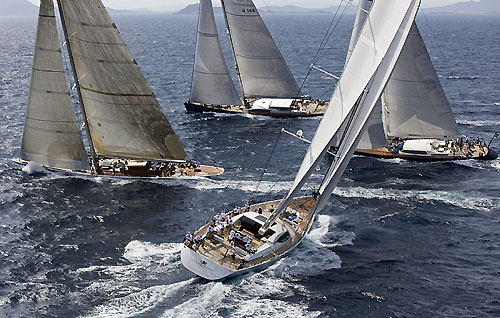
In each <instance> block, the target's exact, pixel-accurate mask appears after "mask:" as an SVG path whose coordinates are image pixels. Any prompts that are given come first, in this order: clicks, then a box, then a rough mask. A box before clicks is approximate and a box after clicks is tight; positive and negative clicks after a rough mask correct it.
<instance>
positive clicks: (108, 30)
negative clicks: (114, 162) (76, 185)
mask: <svg viewBox="0 0 500 318" xmlns="http://www.w3.org/2000/svg"><path fill="white" fill-rule="evenodd" d="M58 2H59V3H60V5H61V6H62V11H63V16H62V20H63V23H64V24H65V27H66V29H67V34H68V37H69V45H70V46H71V49H72V53H73V56H72V59H73V60H74V65H75V68H74V70H73V71H74V72H75V73H76V74H77V76H78V82H79V84H80V91H81V97H82V100H83V102H84V108H85V111H86V114H87V121H88V124H89V126H90V127H89V128H90V132H91V138H92V141H93V144H94V147H95V150H96V152H97V153H98V154H101V155H108V156H114V157H128V158H140V159H151V160H184V159H185V158H186V153H185V152H184V149H183V147H182V145H181V143H180V141H179V139H178V138H177V136H176V135H175V133H174V131H173V130H172V127H171V126H170V123H169V122H168V120H167V118H166V117H165V114H164V113H163V112H162V109H161V107H160V104H159V103H158V100H157V99H156V97H155V96H154V94H153V92H152V90H151V87H150V86H149V84H148V83H147V82H146V79H145V78H144V75H143V74H142V72H141V70H140V68H139V66H138V65H137V63H136V61H135V60H134V57H133V56H132V53H131V52H130V50H129V48H128V47H127V45H126V44H125V42H124V40H123V38H122V36H121V35H120V32H119V31H118V29H117V27H116V25H115V24H114V23H113V21H112V20H111V17H110V16H109V14H108V12H107V11H106V8H105V7H104V5H103V4H102V2H101V1H100V0H86V1H81V0H58Z"/></svg>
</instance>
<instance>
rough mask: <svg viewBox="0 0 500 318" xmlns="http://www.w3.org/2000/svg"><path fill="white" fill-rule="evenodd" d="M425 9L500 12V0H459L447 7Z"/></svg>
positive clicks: (428, 10) (455, 11)
mask: <svg viewBox="0 0 500 318" xmlns="http://www.w3.org/2000/svg"><path fill="white" fill-rule="evenodd" d="M423 10H424V12H426V13H455V14H500V0H481V1H467V2H459V3H455V4H451V5H448V6H445V7H439V8H426V9H423Z"/></svg>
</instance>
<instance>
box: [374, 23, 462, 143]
mask: <svg viewBox="0 0 500 318" xmlns="http://www.w3.org/2000/svg"><path fill="white" fill-rule="evenodd" d="M382 110H383V112H384V123H385V125H386V133H387V136H388V137H396V136H398V137H405V138H408V137H409V138H412V137H422V138H433V137H434V138H439V137H441V138H443V137H455V136H460V135H461V134H460V131H459V130H458V126H457V123H456V122H455V118H454V116H453V112H452V110H451V106H450V103H449V102H448V99H447V98H446V96H445V94H444V91H443V88H442V86H441V83H440V82H439V78H438V76H437V74H436V70H435V69H434V66H433V65H432V62H431V59H430V57H429V53H428V52H427V49H426V47H425V43H424V41H423V40H422V37H421V36H420V32H419V30H418V28H417V25H416V24H415V23H413V25H412V28H411V31H410V35H409V36H408V39H407V40H406V43H405V46H404V48H403V51H402V53H401V56H400V58H399V60H398V62H397V64H396V67H395V69H394V72H393V74H392V76H391V79H390V80H389V82H388V83H387V87H386V89H385V91H384V93H383V95H382Z"/></svg>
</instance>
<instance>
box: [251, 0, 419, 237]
mask: <svg viewBox="0 0 500 318" xmlns="http://www.w3.org/2000/svg"><path fill="white" fill-rule="evenodd" d="M419 5H420V0H400V1H391V2H389V1H376V2H375V3H374V5H373V7H372V9H371V11H370V14H369V16H368V17H367V21H366V23H365V24H364V27H363V29H362V31H361V33H360V36H359V39H358V41H357V43H356V46H355V47H354V50H353V51H352V54H351V57H350V59H349V62H348V63H347V65H346V67H345V69H344V72H343V74H342V77H341V79H340V80H339V82H338V83H337V87H336V89H335V91H334V93H333V96H332V98H331V100H330V105H329V107H328V110H327V112H326V114H325V115H324V116H323V119H322V120H321V122H320V124H319V127H318V129H317V130H316V134H315V136H314V138H313V140H312V143H311V145H310V147H309V149H308V150H307V154H306V156H305V157H304V160H303V162H302V165H301V167H300V169H299V172H298V174H297V175H296V177H295V181H294V183H293V186H292V188H291V189H290V191H289V193H288V195H287V196H286V197H285V198H284V199H283V200H282V201H281V202H280V204H279V206H278V207H277V209H276V212H275V213H274V214H273V217H271V218H269V219H268V220H267V222H266V224H264V226H263V227H262V229H261V230H265V229H267V227H268V226H269V225H270V224H272V222H273V221H274V219H275V218H276V217H277V216H278V215H279V214H280V213H281V211H283V209H284V208H286V206H287V205H288V204H289V202H290V201H291V199H292V198H293V196H295V195H296V194H297V192H298V191H300V189H301V188H302V186H303V185H304V184H305V182H306V180H307V178H308V177H309V176H310V175H311V173H312V172H313V171H314V169H315V168H316V166H317V165H318V163H319V161H320V160H321V158H322V157H323V156H324V155H325V153H326V152H327V151H328V150H329V148H330V146H331V145H332V142H333V140H334V136H335V135H336V134H337V133H338V132H339V129H340V127H341V126H342V124H343V123H345V122H346V121H347V124H346V125H345V126H344V127H345V132H344V133H343V134H342V138H341V139H340V145H339V146H340V147H339V149H338V152H337V156H336V158H335V160H334V162H333V163H332V166H331V167H330V170H329V171H328V174H327V175H326V177H325V179H324V182H323V184H322V186H321V189H320V192H321V195H320V197H319V199H318V202H317V204H316V206H315V208H314V211H313V212H317V211H319V210H321V208H322V207H323V206H324V204H325V203H326V201H327V200H328V198H329V196H330V195H331V193H332V191H333V189H334V187H335V185H336V183H337V181H338V179H339V178H340V176H341V175H342V172H343V170H344V169H345V167H346V166H347V164H348V162H349V159H350V157H351V155H352V153H353V152H354V150H355V148H356V145H357V143H358V142H359V140H360V138H361V132H362V129H363V126H364V125H365V123H366V121H367V120H368V117H369V115H370V113H371V112H372V110H373V107H374V106H375V103H376V101H377V99H378V98H379V96H380V94H381V92H382V90H383V88H384V86H385V84H386V82H387V80H388V78H389V76H390V73H391V71H392V69H393V68H394V65H395V63H396V60H397V58H398V56H399V54H400V52H401V49H402V47H403V44H404V41H405V39H406V37H407V35H408V32H409V30H410V26H411V23H412V22H413V19H414V18H415V15H416V13H417V11H418V7H419Z"/></svg>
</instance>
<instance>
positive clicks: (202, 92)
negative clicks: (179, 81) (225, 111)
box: [189, 0, 241, 105]
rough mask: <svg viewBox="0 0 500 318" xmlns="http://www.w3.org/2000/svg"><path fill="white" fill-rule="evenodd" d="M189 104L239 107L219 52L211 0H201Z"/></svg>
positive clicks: (225, 65) (222, 55)
mask: <svg viewBox="0 0 500 318" xmlns="http://www.w3.org/2000/svg"><path fill="white" fill-rule="evenodd" d="M189 101H190V102H194V103H200V104H215V105H240V104H241V101H240V98H239V96H238V93H237V92H236V88H235V87H234V83H233V81H232V79H231V75H230V74H229V70H228V68H227V64H226V60H225V58H224V54H223V53H222V49H221V45H220V40H219V34H218V33H217V25H216V24H215V18H214V12H213V8H212V1H211V0H200V12H199V16H198V33H197V37H196V52H195V58H194V70H193V82H192V85H191V96H190V98H189Z"/></svg>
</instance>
